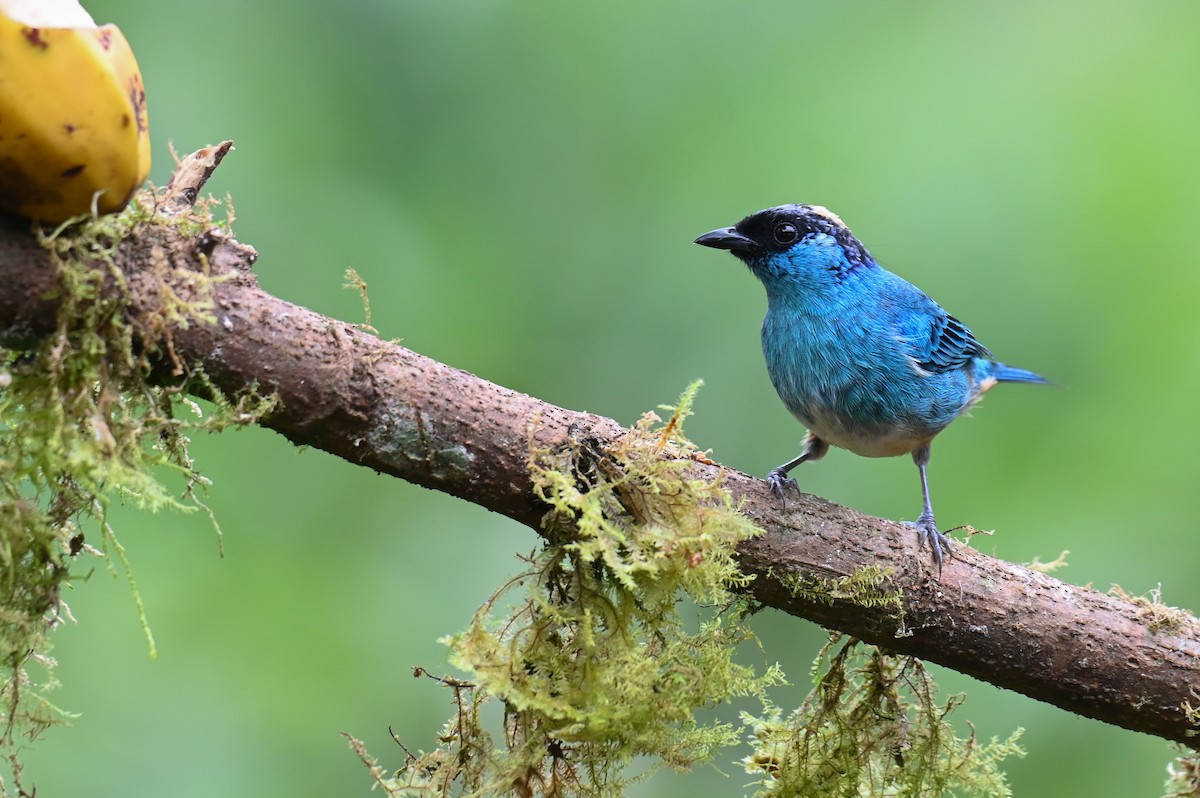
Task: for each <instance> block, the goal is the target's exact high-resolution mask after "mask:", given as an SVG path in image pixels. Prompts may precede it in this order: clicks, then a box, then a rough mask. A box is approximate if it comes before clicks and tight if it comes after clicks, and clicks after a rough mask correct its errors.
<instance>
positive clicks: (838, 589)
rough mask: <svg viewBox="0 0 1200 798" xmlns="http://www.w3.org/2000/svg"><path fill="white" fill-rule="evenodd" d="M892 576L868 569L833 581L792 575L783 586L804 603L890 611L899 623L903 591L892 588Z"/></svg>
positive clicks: (873, 567) (889, 571) (881, 569)
mask: <svg viewBox="0 0 1200 798" xmlns="http://www.w3.org/2000/svg"><path fill="white" fill-rule="evenodd" d="M894 575H895V574H894V572H893V571H892V569H891V568H885V567H883V566H879V565H867V566H863V567H862V568H857V569H855V571H854V572H853V573H851V574H850V575H849V576H843V577H838V578H836V579H808V578H805V577H803V576H800V575H799V574H792V575H789V576H787V577H784V584H785V585H787V587H788V589H789V590H791V591H792V595H794V596H796V597H798V598H803V599H805V600H807V601H820V602H822V603H826V604H832V603H833V602H835V601H848V602H851V603H852V604H857V605H859V606H860V607H871V608H883V609H889V610H891V611H892V612H893V614H894V615H895V617H896V618H897V619H898V620H902V616H903V613H904V591H903V590H901V589H900V588H899V587H897V586H896V585H895V582H894V580H893V577H894ZM901 625H902V626H903V624H901Z"/></svg>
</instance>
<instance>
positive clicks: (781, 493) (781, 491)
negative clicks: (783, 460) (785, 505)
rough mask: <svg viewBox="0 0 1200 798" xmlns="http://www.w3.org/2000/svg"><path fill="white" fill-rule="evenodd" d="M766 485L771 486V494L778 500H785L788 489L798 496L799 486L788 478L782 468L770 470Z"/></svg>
mask: <svg viewBox="0 0 1200 798" xmlns="http://www.w3.org/2000/svg"><path fill="white" fill-rule="evenodd" d="M767 484H768V485H770V486H771V492H772V493H774V494H775V495H776V496H777V497H778V498H780V499H783V500H785V501H786V500H787V492H788V489H789V488H790V489H791V490H792V492H793V493H795V494H796V495H797V496H799V495H800V486H799V485H798V484H796V480H795V479H793V478H791V477H789V476H788V475H787V472H786V471H784V470H783V469H782V468H772V469H771V473H769V474H767Z"/></svg>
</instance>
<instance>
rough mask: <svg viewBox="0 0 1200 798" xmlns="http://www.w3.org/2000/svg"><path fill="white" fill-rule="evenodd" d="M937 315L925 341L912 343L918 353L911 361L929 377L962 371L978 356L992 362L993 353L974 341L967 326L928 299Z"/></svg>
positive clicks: (932, 317)
mask: <svg viewBox="0 0 1200 798" xmlns="http://www.w3.org/2000/svg"><path fill="white" fill-rule="evenodd" d="M929 302H930V304H932V305H933V306H934V307H935V308H937V311H938V312H937V313H934V314H932V316H931V317H930V325H929V339H928V341H924V342H923V341H920V340H916V341H913V344H914V345H915V347H916V350H917V356H916V357H915V358H914V361H915V362H916V364H917V365H918V366H920V367H921V369H923V370H924V371H928V372H929V373H930V374H943V373H945V372H947V371H954V370H955V369H961V368H962V367H963V366H965V365H966V364H967V363H969V362H970V361H971V360H973V359H974V358H977V357H985V358H987V359H989V360H991V359H992V353H991V352H989V351H988V350H987V347H985V346H984V345H983V344H981V343H979V342H978V341H976V340H975V335H974V334H973V333H972V332H971V331H970V330H969V329H967V325H965V324H963V323H962V322H961V321H959V320H958V319H956V318H955V317H953V316H951V315H950V314H949V313H947V312H946V311H944V310H942V309H941V308H940V307H938V306H937V304H936V303H934V302H933V300H929Z"/></svg>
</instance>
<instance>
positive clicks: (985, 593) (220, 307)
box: [0, 148, 1200, 748]
mask: <svg viewBox="0 0 1200 798" xmlns="http://www.w3.org/2000/svg"><path fill="white" fill-rule="evenodd" d="M226 149H228V148H226ZM202 152H203V151H202ZM220 154H221V155H223V154H224V151H222V152H221V153H220ZM210 157H211V153H210ZM217 160H218V161H219V157H217ZM212 166H213V167H215V163H214V164H212ZM198 171H199V172H204V177H207V172H211V168H209V169H208V170H207V172H205V171H204V170H203V169H201V170H198ZM199 180H200V182H201V183H202V182H203V177H202V178H199ZM192 187H193V188H195V189H196V191H198V190H199V185H195V186H192ZM183 188H184V189H186V188H187V187H186V186H185V187H183ZM173 190H174V192H175V194H174V196H180V193H179V192H180V190H181V187H180V186H178V185H174V186H173ZM182 196H189V195H188V194H187V192H186V191H184V194H183V195H182ZM195 196H196V194H195V193H191V194H190V197H191V198H194V197H195ZM163 257H166V258H168V259H169V261H170V262H171V263H172V264H173V265H174V266H175V267H177V268H178V267H183V268H184V269H188V270H192V271H201V270H204V269H205V268H208V269H210V270H211V271H212V272H213V273H215V274H220V275H226V276H227V277H228V279H224V280H221V281H218V282H217V283H216V284H215V286H214V291H215V301H216V316H217V323H216V324H196V323H193V324H191V325H189V326H188V327H186V328H179V327H176V328H173V329H171V330H169V331H167V334H168V335H169V336H170V338H171V341H170V344H171V348H172V350H173V351H174V352H175V353H176V355H177V356H178V358H179V360H180V361H181V362H182V363H185V364H190V365H191V366H192V367H194V368H195V367H198V368H200V369H202V370H203V372H204V374H205V375H206V376H207V378H208V379H209V380H211V383H212V384H213V385H215V386H216V387H217V388H219V389H220V390H221V391H223V392H225V393H228V394H234V393H238V392H241V391H244V390H246V389H247V388H250V387H251V386H255V385H257V386H258V388H259V390H260V391H262V392H265V393H272V392H273V393H276V394H278V396H279V397H280V399H281V400H282V401H281V405H280V407H279V408H278V409H277V410H276V411H274V412H273V413H272V414H271V415H270V416H269V417H267V418H265V419H264V420H263V422H262V423H263V424H264V425H266V426H268V427H270V428H271V429H274V430H276V431H278V432H280V433H281V434H283V435H284V436H285V437H287V438H288V439H289V440H291V441H292V442H294V443H296V444H299V445H305V446H314V447H316V448H319V449H323V450H325V451H327V452H330V453H332V454H335V455H337V456H339V457H342V458H344V459H346V460H349V461H350V462H353V463H357V464H359V465H363V466H366V467H369V468H373V469H375V470H377V471H381V472H385V473H388V474H391V475H394V476H397V477H400V478H402V479H405V480H408V481H410V482H415V483H417V484H419V485H423V486H425V487H427V488H432V489H434V490H439V491H442V492H445V493H448V494H450V495H453V496H458V497H459V498H462V499H466V500H468V501H471V502H474V503H476V504H479V505H481V506H483V507H486V508H488V509H490V510H494V511H496V512H498V513H502V514H503V515H506V516H508V517H510V518H513V519H515V520H517V521H519V522H521V523H522V524H525V525H528V526H530V527H532V528H534V529H536V530H539V531H540V521H541V518H542V516H543V515H544V513H545V512H546V510H547V508H546V507H545V506H544V505H543V504H542V503H541V502H540V501H539V500H538V499H537V498H536V497H535V495H534V493H533V490H532V485H531V481H530V475H529V469H528V457H529V447H530V442H531V440H532V441H533V443H534V444H535V445H537V446H538V447H543V448H547V449H557V448H559V447H564V446H569V445H571V443H572V442H573V441H581V440H586V441H587V442H588V443H589V445H590V448H592V449H593V450H599V451H600V452H604V451H605V450H607V449H608V448H609V447H610V446H611V445H612V444H613V442H614V441H616V440H617V439H618V438H620V437H621V436H622V435H623V434H624V433H625V429H624V428H623V427H622V426H621V425H620V424H618V423H617V422H616V421H614V420H612V419H609V418H604V417H602V416H597V415H593V414H590V413H583V412H578V411H573V410H568V409H565V408H561V407H556V406H554V405H551V404H548V403H546V402H543V401H541V400H539V399H537V398H535V397H532V396H527V395H525V394H522V393H518V392H516V391H513V390H510V389H507V388H504V387H501V386H499V385H495V384H493V383H490V382H488V381H486V380H483V379H480V378H478V377H475V376H473V375H471V374H468V373H467V372H465V371H461V370H459V369H455V368H453V367H451V366H448V365H445V364H443V363H439V362H437V361H434V360H431V359H429V358H427V357H423V356H422V355H419V354H417V353H415V352H412V351H410V350H408V349H406V348H404V347H402V346H398V345H396V344H393V343H388V342H385V341H382V340H380V339H378V338H376V337H375V336H373V335H370V334H368V333H367V332H364V331H363V330H361V329H358V328H356V327H355V326H353V325H350V324H346V323H344V322H340V321H337V320H334V319H331V318H328V317H326V316H322V315H320V314H318V313H314V312H313V311H310V310H307V309H305V308H302V307H299V306H297V305H293V304H291V303H288V302H286V301H284V300H282V299H279V298H277V297H274V296H272V295H270V294H268V293H266V292H264V291H263V290H262V289H260V288H259V287H258V284H257V281H256V280H255V278H254V276H253V274H252V273H251V272H250V266H251V265H252V264H253V262H254V260H255V258H256V257H257V256H256V253H255V252H254V250H253V249H251V248H250V247H248V246H246V245H244V244H240V243H238V242H237V241H235V240H233V239H232V238H230V237H229V236H227V235H226V234H224V233H223V232H221V231H220V230H217V229H214V230H210V231H207V232H205V233H203V234H201V235H199V236H194V237H189V236H187V235H185V234H184V233H183V232H181V230H180V229H179V228H178V227H177V226H176V227H171V226H152V225H144V226H143V228H142V229H139V230H135V231H134V234H133V235H132V236H130V237H129V238H128V239H127V240H125V241H124V242H123V243H122V244H121V245H120V247H119V249H118V251H117V254H116V262H117V265H118V267H119V268H120V270H121V272H122V273H123V274H124V275H125V276H126V280H127V283H128V287H129V288H128V290H129V291H130V300H131V304H130V308H129V312H130V317H131V322H132V323H136V322H137V319H138V317H139V316H141V315H143V314H149V313H150V312H151V311H152V310H153V309H154V308H155V307H157V306H158V303H159V302H160V289H159V287H158V286H157V285H156V284H155V282H154V281H153V280H150V279H147V277H146V276H145V275H146V274H147V273H148V270H147V269H146V268H145V267H146V264H147V263H150V262H152V259H154V258H163ZM55 282H56V270H55V267H54V265H53V263H52V261H51V259H50V258H49V257H48V255H47V253H46V252H45V251H44V250H43V249H42V248H41V247H40V246H39V245H38V244H37V242H36V240H35V238H34V236H33V235H31V233H30V231H29V229H28V225H27V224H26V223H23V222H20V221H16V220H11V219H5V220H3V221H0V285H3V286H4V289H3V290H2V291H0V346H4V347H8V348H18V349H19V348H26V347H28V346H30V345H31V344H32V342H35V341H36V340H37V339H38V338H39V337H41V336H44V335H46V334H47V333H49V332H50V331H51V330H52V329H53V327H54V322H55V303H54V301H53V300H52V299H50V298H48V297H49V296H50V295H51V292H52V289H53V288H54V286H55ZM179 282H180V285H176V286H173V288H174V290H176V291H177V292H179V293H181V294H184V295H186V294H187V292H188V291H189V290H192V289H189V286H188V285H187V284H186V282H187V281H186V280H181V281H179ZM171 371H172V368H171V364H164V375H167V376H166V378H171V377H170V372H171ZM175 379H178V377H175ZM690 468H691V469H693V470H694V472H695V474H696V475H697V476H700V477H704V478H708V479H714V478H717V477H718V476H719V477H720V478H722V479H723V480H724V482H725V484H726V485H727V486H728V487H729V488H730V490H731V491H732V492H733V494H734V496H735V497H736V498H737V499H738V500H739V501H740V502H742V503H743V507H744V511H745V512H746V514H747V515H749V516H750V517H751V518H753V519H754V521H755V522H756V523H758V524H759V525H760V526H762V527H763V528H764V529H766V530H767V532H766V534H765V535H763V536H762V537H760V538H757V539H755V540H751V541H748V542H746V543H744V544H742V546H741V547H740V549H739V556H740V560H741V564H742V567H743V569H744V571H745V572H746V573H748V574H752V575H753V576H754V580H753V581H752V582H751V583H750V585H749V587H748V591H749V592H750V593H751V594H752V595H753V597H754V598H755V599H756V600H757V601H759V602H762V603H763V604H765V605H767V606H770V607H774V608H777V609H779V610H782V611H784V612H787V613H790V614H792V615H796V616H798V617H803V618H808V619H810V620H813V621H816V622H817V623H820V624H823V625H825V626H829V627H832V628H835V629H839V630H842V631H844V632H847V633H849V634H851V635H854V636H856V637H859V638H861V639H863V640H865V641H867V642H870V643H874V644H876V645H879V646H882V647H884V648H886V649H889V650H892V651H896V652H900V653H905V654H912V655H915V656H918V657H921V658H923V659H927V660H930V661H932V662H937V663H940V664H942V665H945V666H947V667H949V668H953V669H955V670H958V671H961V672H963V673H966V674H970V675H972V676H975V677H977V678H979V679H983V680H984V681H988V682H991V683H993V684H995V685H998V686H1001V687H1006V688H1008V689H1011V690H1015V691H1017V692H1020V693H1023V694H1025V695H1028V696H1031V697H1033V698H1037V699H1040V700H1043V701H1046V702H1048V703H1051V704H1054V705H1056V706H1059V707H1062V708H1063V709H1068V710H1071V711H1073V712H1077V713H1079V714H1081V715H1085V716H1088V717H1091V718H1096V719H1098V720H1102V721H1105V722H1107V723H1112V724H1115V725H1118V726H1122V727H1124V728H1127V729H1133V730H1136V731H1142V732H1146V733H1149V734H1154V735H1158V736H1160V737H1164V738H1167V739H1169V740H1175V741H1178V742H1181V743H1184V744H1186V745H1189V746H1191V747H1193V748H1200V738H1197V737H1193V736H1191V735H1192V732H1193V730H1194V729H1195V726H1194V725H1193V723H1192V722H1190V721H1189V719H1188V713H1187V712H1186V711H1185V707H1187V706H1190V705H1200V698H1198V697H1197V696H1196V695H1195V694H1194V692H1193V690H1194V687H1193V686H1200V624H1197V622H1196V621H1195V619H1194V618H1193V617H1192V616H1190V615H1186V614H1184V613H1178V612H1168V611H1166V608H1162V607H1159V606H1157V605H1153V604H1151V603H1149V602H1145V601H1136V600H1134V601H1131V600H1129V599H1128V598H1126V597H1122V596H1114V595H1109V594H1104V593H1100V592H1097V591H1095V590H1092V589H1089V588H1084V587H1077V586H1075V585H1070V584H1067V583H1064V582H1061V581H1059V580H1057V579H1054V578H1051V577H1049V576H1046V575H1043V574H1039V573H1035V572H1033V571H1030V570H1029V569H1027V568H1024V567H1022V566H1019V565H1015V564H1012V563H1008V562H1004V561H1001V560H997V559H994V558H991V557H988V556H986V555H984V554H981V553H979V552H977V551H975V550H973V549H969V548H967V547H965V546H962V545H959V546H956V547H955V556H954V557H953V558H952V559H949V560H948V561H947V562H946V565H945V568H944V569H943V571H942V573H941V575H940V578H939V576H938V574H937V573H936V572H935V571H933V570H932V569H931V568H930V567H928V566H927V564H926V558H925V557H924V556H923V554H922V553H920V552H917V551H916V550H915V547H916V536H915V535H914V534H912V531H911V530H910V529H908V528H906V527H902V526H899V525H897V524H894V523H891V522H888V521H884V520H881V519H878V518H872V517H870V516H866V515H863V514H861V513H857V512H855V511H853V510H850V509H847V508H845V507H840V506H837V505H834V504H831V503H829V502H826V501H824V500H822V499H819V498H816V497H813V496H802V497H801V498H800V499H799V500H797V501H794V502H789V503H788V504H787V506H786V507H785V506H783V505H781V503H780V502H779V501H778V500H777V499H776V498H774V497H773V496H772V495H771V493H770V491H769V490H768V489H767V488H766V486H765V483H764V482H762V481H761V480H758V479H755V478H753V477H750V476H748V475H746V474H743V473H741V472H739V471H735V470H732V469H729V468H725V467H723V466H720V465H714V464H707V463H702V462H695V463H692V464H691V465H690ZM866 566H879V567H882V568H884V569H886V570H887V571H888V572H889V573H890V574H891V576H890V585H888V586H887V588H888V589H896V590H900V591H902V594H903V613H902V617H897V615H896V613H895V611H894V610H893V609H889V608H885V607H874V608H872V607H866V606H863V605H862V604H861V603H856V602H855V601H854V600H853V599H852V598H829V597H828V591H816V590H800V589H797V585H821V584H825V585H828V584H830V582H829V580H836V579H838V578H841V577H848V576H851V575H852V574H853V573H854V572H855V571H856V570H857V569H861V568H864V567H866ZM822 594H824V595H822Z"/></svg>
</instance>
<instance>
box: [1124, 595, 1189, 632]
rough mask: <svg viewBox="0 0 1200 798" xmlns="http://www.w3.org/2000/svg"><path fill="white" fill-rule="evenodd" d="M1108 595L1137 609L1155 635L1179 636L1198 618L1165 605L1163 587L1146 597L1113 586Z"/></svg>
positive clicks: (1185, 611)
mask: <svg viewBox="0 0 1200 798" xmlns="http://www.w3.org/2000/svg"><path fill="white" fill-rule="evenodd" d="M1108 593H1109V595H1112V596H1116V597H1117V598H1119V599H1122V600H1124V601H1127V602H1129V603H1130V604H1132V605H1133V606H1135V607H1137V608H1138V611H1139V614H1140V615H1141V616H1142V620H1144V621H1145V622H1146V628H1148V629H1149V630H1150V631H1151V632H1152V633H1154V634H1177V633H1179V632H1180V631H1182V630H1183V629H1186V628H1187V627H1188V626H1190V625H1192V624H1194V623H1196V616H1194V615H1192V614H1191V613H1190V612H1188V611H1187V610H1184V609H1180V608H1179V607H1171V606H1168V605H1166V604H1163V601H1162V586H1161V585H1160V586H1158V587H1155V588H1151V589H1150V590H1149V592H1147V593H1146V595H1144V596H1134V595H1132V594H1130V593H1126V592H1125V589H1124V588H1122V587H1121V586H1120V585H1113V586H1112V587H1111V588H1110V589H1109V591H1108Z"/></svg>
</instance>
